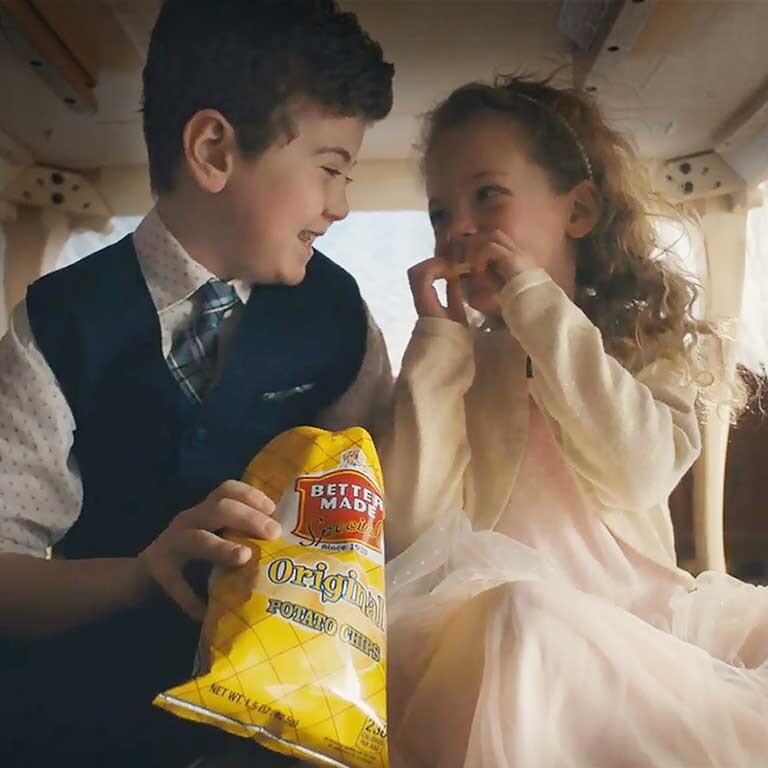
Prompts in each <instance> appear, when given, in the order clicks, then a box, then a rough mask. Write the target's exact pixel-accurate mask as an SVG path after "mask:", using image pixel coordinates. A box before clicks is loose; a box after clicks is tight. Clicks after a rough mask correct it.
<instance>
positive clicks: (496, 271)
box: [461, 229, 539, 290]
mask: <svg viewBox="0 0 768 768" xmlns="http://www.w3.org/2000/svg"><path fill="white" fill-rule="evenodd" d="M461 251H462V256H463V257H464V259H465V260H466V261H467V262H468V263H469V268H470V271H471V272H474V273H481V272H488V274H489V275H490V276H491V277H493V278H494V279H495V280H496V282H497V283H498V288H499V290H500V289H501V288H503V287H504V286H505V285H506V284H507V283H508V282H509V281H510V280H511V279H512V278H513V277H515V276H516V275H519V274H520V273H521V272H524V271H525V270H526V269H532V268H534V267H537V266H539V265H538V263H537V262H536V260H535V259H534V258H533V257H531V256H530V255H528V254H527V253H525V252H524V251H521V250H520V248H518V246H517V245H516V244H515V242H514V240H512V238H511V237H509V235H507V234H506V233H504V232H502V231H501V230H500V229H495V230H493V231H491V232H478V233H477V234H474V235H468V236H466V237H464V238H462V241H461Z"/></svg>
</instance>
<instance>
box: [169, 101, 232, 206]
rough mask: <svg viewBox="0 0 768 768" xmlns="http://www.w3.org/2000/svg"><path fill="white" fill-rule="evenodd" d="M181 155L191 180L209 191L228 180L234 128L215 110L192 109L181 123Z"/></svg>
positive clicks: (219, 187)
mask: <svg viewBox="0 0 768 768" xmlns="http://www.w3.org/2000/svg"><path fill="white" fill-rule="evenodd" d="M182 136H183V142H184V157H185V158H186V162H187V170H188V171H189V174H190V175H191V176H192V178H193V179H194V181H195V183H196V184H197V185H198V186H199V187H200V188H201V189H203V190H204V191H206V192H210V193H212V194H217V193H218V192H221V191H222V189H224V187H225V186H226V183H227V181H228V180H229V177H230V174H231V173H232V168H233V165H234V155H235V152H236V150H237V141H236V137H235V130H234V128H233V127H232V125H231V124H230V123H229V121H228V120H227V119H226V118H225V117H224V116H223V115H222V114H221V112H218V111H217V110H215V109H202V110H200V111H199V112H195V114H194V115H192V117H190V118H189V120H188V121H187V124H186V125H185V126H184V133H183V135H182Z"/></svg>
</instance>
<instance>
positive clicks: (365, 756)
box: [155, 427, 387, 768]
mask: <svg viewBox="0 0 768 768" xmlns="http://www.w3.org/2000/svg"><path fill="white" fill-rule="evenodd" d="M243 480H244V481H245V482H247V483H249V484H251V485H253V486H255V487H256V488H258V489H259V490H261V491H263V492H264V493H266V494H267V495H268V496H269V497H270V498H271V499H272V500H273V501H274V502H275V504H276V505H277V509H276V511H275V518H276V519H277V520H279V521H280V523H281V524H282V526H283V535H282V537H281V538H280V539H276V540H274V541H257V540H255V539H246V538H242V537H239V536H228V538H230V539H231V540H233V541H237V542H238V543H241V544H246V545H248V546H250V547H251V548H252V550H253V556H252V558H251V560H250V561H249V562H248V563H247V564H246V565H244V566H243V567H241V568H238V569H233V570H226V571H221V572H219V573H217V574H216V576H215V578H214V579H213V583H212V586H211V591H210V599H209V605H208V611H207V614H206V617H205V622H204V624H203V631H202V635H201V644H200V648H201V662H202V667H203V669H207V670H208V672H207V673H206V674H202V675H200V676H198V677H196V678H194V679H193V680H191V681H190V682H188V683H184V684H183V685H179V686H177V687H176V688H173V689H171V690H169V691H166V692H165V693H163V694H160V695H159V696H158V697H157V698H156V699H155V704H156V705H158V706H160V707H162V708H164V709H167V710H169V711H170V712H173V713H174V714H176V715H178V716H180V717H184V718H187V719H190V720H195V721H198V722H202V723H209V724H212V725H215V726H218V727H219V728H222V729H224V730H225V731H228V732H229V733H232V734H236V735H238V736H243V737H249V738H253V739H255V740H256V741H258V742H259V743H261V744H264V745H265V746H267V747H269V748H271V749H274V750H276V751H278V752H282V753H284V754H288V755H292V756H295V757H297V758H301V759H303V760H307V761H309V762H312V763H314V764H316V765H325V766H341V767H344V768H386V766H387V740H386V735H387V723H386V646H385V643H386V637H385V635H386V633H385V627H386V614H385V605H384V536H383V526H384V501H383V484H382V479H381V469H380V467H379V461H378V457H377V456H376V451H375V448H374V446H373V442H372V440H371V438H370V436H369V435H368V433H367V432H366V431H365V430H364V429H361V428H359V427H354V428H352V429H348V430H345V431H343V432H336V433H330V432H324V431H323V430H319V429H314V428H310V427H299V428H297V429H292V430H290V431H288V432H285V433H283V434H282V435H279V436H278V437H276V438H275V439H274V440H272V442H271V443H269V445H267V446H266V447H265V448H264V450H263V451H261V453H259V455H258V456H256V458H255V459H254V460H253V461H252V462H251V463H250V465H249V466H248V468H247V469H246V471H245V474H244V476H243Z"/></svg>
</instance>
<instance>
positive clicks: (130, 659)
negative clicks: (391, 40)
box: [0, 0, 393, 766]
mask: <svg viewBox="0 0 768 768" xmlns="http://www.w3.org/2000/svg"><path fill="white" fill-rule="evenodd" d="M392 73H393V68H392V66H391V65H390V64H388V63H386V62H384V61H383V59H382V53H381V48H380V47H379V45H378V44H377V43H375V42H374V41H372V40H371V39H370V38H369V37H368V36H367V35H366V34H365V33H364V32H363V31H362V29H361V28H360V27H359V25H358V23H357V21H356V19H355V17H354V16H353V15H352V14H349V13H342V12H341V11H339V9H338V8H337V6H336V3H335V2H334V1H333V0H317V1H315V2H312V1H311V0H261V1H260V2H254V1H253V0H167V1H166V2H165V3H164V5H163V7H162V9H161V12H160V16H159V18H158V21H157V23H156V25H155V28H154V30H153V34H152V40H151V44H150V49H149V53H148V58H147V62H146V67H145V69H144V132H145V137H146V141H147V147H148V153H149V165H150V176H151V181H152V187H153V191H154V192H155V193H156V196H157V205H156V207H155V209H154V210H153V211H152V212H150V214H149V215H148V216H147V217H146V218H145V219H144V221H143V222H142V224H141V225H140V227H139V228H138V230H137V231H136V233H134V235H133V236H132V237H129V238H126V239H125V240H122V241H121V242H120V243H118V244H116V245H114V246H111V247H109V248H106V249H104V250H103V251H100V252H98V253H97V254H93V255H91V256H90V257H89V258H87V259H85V260H83V261H81V262H80V263H78V264H76V265H74V266H73V267H70V268H68V269H65V270H62V271H60V272H57V273H54V274H52V275H49V276H47V277H45V278H43V279H42V280H40V281H38V282H37V283H35V284H34V285H33V286H31V288H30V290H29V292H28V294H27V300H26V302H25V303H24V304H22V305H21V306H19V307H18V308H17V309H16V311H15V312H14V316H13V320H12V326H11V330H10V331H9V333H8V335H7V336H6V338H5V339H3V341H2V343H0V553H2V554H0V580H2V583H3V585H4V589H3V590H0V634H2V635H3V636H4V638H5V639H4V640H3V641H2V647H0V651H1V652H2V654H3V658H4V660H5V661H6V663H7V666H8V669H9V673H8V674H7V675H5V682H6V685H5V686H4V687H5V693H4V695H3V704H2V705H0V709H1V710H2V711H0V717H2V722H3V728H2V731H3V734H4V735H3V736H0V754H2V758H3V759H2V764H3V765H4V766H7V765H14V764H18V765H26V766H29V765H38V764H43V762H45V764H46V765H47V764H49V762H50V759H51V758H52V757H54V756H55V758H56V759H57V760H58V761H60V762H62V763H63V764H70V761H71V763H72V764H77V765H78V766H89V765H99V766H101V765H110V766H117V765H142V766H143V765H163V766H173V765H184V764H185V763H186V762H188V761H189V760H191V759H192V758H193V757H195V756H196V755H198V754H200V753H201V752H203V751H206V750H209V749H210V745H211V741H212V740H215V736H216V732H215V731H213V730H212V729H206V728H201V727H196V726H189V725H186V724H184V723H182V722H181V721H178V722H177V721H175V720H174V719H173V718H171V717H169V716H168V715H167V714H165V713H162V712H160V711H157V710H155V709H154V708H153V707H152V706H151V701H152V698H153V696H154V694H155V693H157V692H158V691H161V690H163V689H164V688H166V687H168V686H169V685H171V684H173V683H176V682H179V681H180V680H182V679H184V678H185V677H188V675H189V672H190V663H191V660H192V658H193V656H194V651H195V645H196V640H197V634H198V629H199V624H197V620H199V619H200V618H201V616H202V612H203V610H204V605H203V603H202V602H201V599H200V597H199V595H198V594H197V593H196V591H195V589H194V588H193V583H192V582H191V581H190V568H189V567H190V566H194V565H195V564H198V563H199V562H200V561H202V562H203V563H208V564H212V565H219V566H238V565H241V564H243V563H244V562H245V561H246V560H247V558H248V556H249V555H250V552H249V551H243V550H242V549H240V548H238V547H236V546H234V545H232V544H230V543H229V542H227V541H225V540H224V539H223V538H221V537H220V536H219V535H218V534H217V532H219V531H221V530H222V529H225V528H230V529H235V530H239V531H242V532H245V533H247V534H250V535H252V536H254V537H262V538H271V537H275V536H278V535H279V533H280V531H279V526H278V525H277V523H276V522H275V521H273V520H271V518H270V515H271V513H272V511H273V505H272V504H271V502H269V500H268V499H266V498H265V497H264V496H262V495H261V494H259V493H258V492H256V491H255V490H254V489H251V488H248V487H246V486H244V485H243V484H242V483H239V482H237V480H236V478H238V477H239V476H240V473H241V472H242V470H243V469H244V467H245V465H246V464H247V463H248V461H249V460H250V458H251V457H252V456H253V455H254V454H255V453H257V452H258V450H259V449H260V448H262V447H263V446H264V445H265V444H266V443H267V442H268V441H269V440H270V439H271V438H272V437H274V436H275V435H276V434H278V433H279V432H282V431H283V430H285V429H288V428H290V427H292V426H296V425H298V424H304V423H310V424H317V425H319V426H326V427H330V428H340V427H343V426H347V425H349V424H352V423H362V424H366V425H368V426H369V427H370V426H371V420H372V418H373V415H374V414H373V406H374V405H375V403H376V402H377V400H384V399H386V397H387V393H388V388H389V385H390V383H391V374H390V370H389V362H388V360H387V356H386V351H385V348H384V345H383V341H382V339H381V335H380V333H379V332H378V329H377V328H376V327H375V325H374V324H373V322H372V321H371V320H369V318H368V315H367V311H366V308H365V306H364V304H363V302H362V300H361V298H360V295H359V292H358V289H357V286H356V284H355V282H354V280H353V279H352V278H351V277H350V276H349V275H348V274H346V273H345V272H344V271H343V270H341V269H340V268H339V267H337V266H336V265H334V264H333V263H332V262H330V261H329V260H328V259H326V258H325V257H324V256H323V255H322V254H319V253H317V252H314V251H313V248H312V243H313V241H314V239H315V238H316V237H317V236H318V235H321V234H322V233H323V232H325V230H326V229H327V228H328V227H329V226H330V225H331V224H332V223H333V222H334V221H337V220H339V219H342V218H344V216H345V215H346V214H347V212H348V207H347V201H346V191H345V187H346V184H347V182H348V181H349V178H348V174H349V172H350V169H351V167H352V165H353V164H354V161H355V157H356V156H357V154H358V151H359V148H360V144H361V141H362V138H363V132H364V130H365V128H366V127H367V125H369V124H370V123H371V122H373V121H375V120H378V119H381V118H383V117H384V116H385V115H386V114H387V113H388V112H389V109H390V108H391V103H392V92H391V80H392ZM48 546H53V551H54V558H53V559H51V560H45V559H43V556H44V553H45V549H46V547H48ZM10 584H13V585H14V587H13V590H11V589H8V588H7V585H10ZM33 753H34V754H33ZM70 759H71V760H70ZM263 764H265V765H269V764H270V762H269V759H268V758H267V759H266V761H265V762H264V763H263Z"/></svg>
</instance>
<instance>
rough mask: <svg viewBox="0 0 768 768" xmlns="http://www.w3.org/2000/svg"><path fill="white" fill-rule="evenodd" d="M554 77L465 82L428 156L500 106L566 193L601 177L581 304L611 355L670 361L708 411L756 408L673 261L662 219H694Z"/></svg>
mask: <svg viewBox="0 0 768 768" xmlns="http://www.w3.org/2000/svg"><path fill="white" fill-rule="evenodd" d="M550 82H551V78H548V79H545V80H535V79H532V78H528V77H519V76H511V75H503V76H499V77H497V78H496V80H495V81H494V83H493V84H492V85H489V84H486V83H469V84H467V85H464V86H462V87H460V88H458V89H457V90H455V91H454V92H453V93H452V94H451V95H450V96H448V98H446V99H445V100H444V101H443V102H441V103H440V104H439V105H438V106H437V107H436V108H435V109H434V110H433V111H432V112H430V113H429V114H428V115H427V118H426V122H425V127H424V136H423V143H422V146H423V148H424V158H425V159H426V157H427V156H428V155H429V151H430V148H431V147H432V146H433V145H434V143H435V141H436V140H437V139H438V137H439V136H440V135H441V134H442V133H443V131H445V130H446V129H449V128H453V127H455V126H460V125H462V124H464V123H466V122H469V121H470V120H472V119H474V118H475V117H477V116H478V115H480V114H487V113H489V112H491V113H493V112H498V113H501V114H503V115H504V116H506V117H509V118H511V119H512V120H513V121H514V123H515V125H516V126H517V127H519V128H521V129H522V130H523V132H524V134H525V135H526V136H527V139H528V147H527V149H528V153H529V157H530V158H531V159H532V160H533V161H534V162H536V163H537V164H538V165H539V166H541V167H542V168H543V169H544V170H545V171H546V172H547V174H548V175H549V179H550V183H551V185H552V188H553V190H554V191H555V192H556V193H558V194H563V193H565V192H567V191H568V190H570V189H572V188H573V187H574V186H575V185H576V184H578V183H579V182H581V181H584V180H585V179H591V180H592V181H593V182H594V184H595V186H596V187H597V189H598V191H599V193H600V198H601V200H602V209H601V215H600V219H599V221H598V223H597V225H596V226H595V227H594V229H593V230H592V232H591V233H590V235H588V236H587V237H585V238H583V239H582V240H581V241H579V244H578V250H577V253H576V293H575V297H574V298H575V301H576V304H577V305H578V306H579V307H580V308H581V309H582V310H583V311H584V313H585V314H586V315H587V316H588V317H589V319H590V320H591V321H592V322H593V323H594V324H595V325H596V326H597V327H598V328H599V329H600V332H601V334H602V336H603V341H604V344H605V349H606V351H607V352H608V353H609V354H611V355H612V356H613V357H615V358H616V359H617V360H618V361H619V362H620V363H621V364H622V365H624V366H625V367H626V368H627V369H628V370H630V371H632V372H633V373H637V372H638V371H639V370H640V369H641V368H643V367H645V366H647V365H649V364H651V363H653V362H655V361H657V360H660V359H662V358H664V359H666V360H669V361H671V362H672V363H673V364H674V366H675V368H676V369H677V370H678V371H679V372H680V375H681V378H682V379H683V380H685V381H688V382H694V383H695V384H696V385H697V387H698V406H699V411H700V413H701V414H702V415H705V414H707V413H709V412H711V411H712V410H713V409H715V408H717V407H720V406H728V407H729V408H730V412H731V414H732V415H733V417H734V418H735V416H737V415H738V414H739V413H740V412H741V411H742V410H743V408H744V406H745V404H746V387H745V385H744V383H743V382H742V380H741V378H740V377H739V376H737V375H731V374H729V370H730V367H729V366H728V364H727V361H726V358H725V354H724V349H725V346H724V342H725V341H726V339H727V336H726V329H725V328H724V327H720V326H717V325H716V324H714V323H711V322H706V321H704V320H701V319H698V318H696V317H695V316H694V313H693V306H694V304H695V302H696V300H697V298H698V297H699V294H700V291H701V288H700V286H699V284H698V283H697V281H696V280H695V278H693V277H692V276H691V275H687V274H685V273H684V272H683V271H682V270H680V269H677V268H675V267H674V266H672V265H671V264H670V263H666V262H665V259H664V258H663V257H664V255H665V254H669V253H670V251H669V246H668V245H666V244H664V243H662V242H661V241H660V239H659V235H658V233H657V229H656V227H655V226H654V224H653V219H654V217H656V218H658V217H662V216H663V217H665V218H669V219H671V220H673V221H675V222H677V223H679V224H680V225H681V226H682V227H685V226H686V225H691V224H693V223H694V220H693V218H692V217H691V216H690V215H688V214H685V213H683V211H681V210H679V209H678V208H676V207H675V206H674V205H672V204H671V203H670V202H668V201H665V200H664V199H663V198H662V197H661V196H659V195H658V194H657V193H656V192H654V190H653V189H652V187H651V183H650V178H649V174H648V171H647V169H646V167H645V165H644V164H643V163H642V162H641V161H640V159H639V158H638V156H637V154H636V153H635V151H634V149H633V148H632V146H631V144H630V142H629V141H628V140H627V139H626V138H625V137H624V136H622V135H621V134H620V133H618V132H617V131H615V130H613V129H612V128H610V127H609V126H608V125H607V124H606V122H605V120H604V119H603V116H602V114H601V112H600V110H599V109H598V107H597V105H596V104H595V102H594V101H593V99H592V98H591V97H590V96H589V94H587V93H585V92H584V91H581V90H576V89H574V88H559V87H554V86H553V85H550ZM703 342H706V343H703Z"/></svg>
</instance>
